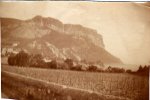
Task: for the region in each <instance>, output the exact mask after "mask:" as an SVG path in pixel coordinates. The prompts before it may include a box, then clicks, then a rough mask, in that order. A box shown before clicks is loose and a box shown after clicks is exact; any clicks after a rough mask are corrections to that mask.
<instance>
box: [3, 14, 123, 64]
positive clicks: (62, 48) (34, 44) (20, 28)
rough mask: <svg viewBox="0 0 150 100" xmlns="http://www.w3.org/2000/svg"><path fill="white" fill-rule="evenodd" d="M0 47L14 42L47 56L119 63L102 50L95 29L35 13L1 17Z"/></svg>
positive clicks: (18, 46) (101, 42) (99, 36)
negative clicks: (16, 16)
mask: <svg viewBox="0 0 150 100" xmlns="http://www.w3.org/2000/svg"><path fill="white" fill-rule="evenodd" d="M1 26H2V47H5V46H6V45H7V46H8V45H9V46H11V45H12V44H14V43H17V45H16V46H15V47H14V48H24V49H27V50H28V51H30V52H32V53H42V54H43V55H45V56H48V57H50V58H62V59H65V58H72V59H74V60H78V61H80V60H87V61H89V62H103V63H106V64H108V63H122V62H121V61H120V60H119V59H118V58H116V57H114V56H113V55H111V54H110V53H109V52H107V51H106V50H105V46H104V43H103V38H102V36H101V35H100V34H98V33H97V31H96V30H93V29H90V28H87V27H84V26H81V25H73V24H63V23H62V22H60V21H59V20H57V19H54V18H50V17H47V18H45V17H41V16H36V17H34V18H32V19H29V20H18V19H11V18H1Z"/></svg>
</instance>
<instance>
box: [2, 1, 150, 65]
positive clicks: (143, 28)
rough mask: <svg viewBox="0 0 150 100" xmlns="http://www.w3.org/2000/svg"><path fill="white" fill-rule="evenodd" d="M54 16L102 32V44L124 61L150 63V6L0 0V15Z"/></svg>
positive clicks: (21, 16)
mask: <svg viewBox="0 0 150 100" xmlns="http://www.w3.org/2000/svg"><path fill="white" fill-rule="evenodd" d="M36 15H41V16H43V17H53V18H56V19H58V20H61V21H62V22H63V23H71V24H81V25H84V26H86V27H90V28H93V29H96V30H97V31H98V33H100V34H101V35H102V36H103V40H104V44H105V48H106V50H107V51H109V52H110V53H111V54H113V55H115V56H116V57H118V58H120V59H121V60H122V61H123V62H124V63H126V64H150V53H149V51H150V8H149V7H146V6H144V5H142V4H135V3H131V2H130V3H128V2H126V3H125V2H122V3H119V2H117V3H114V2H109V3H108V2H91V1H87V2H85V1H84V2H79V1H78V2H75V1H70V2H68V1H67V2H65V1H59V2H56V1H52V2H47V1H45V2H43V1H42V2H41V1H36V2H33V1H32V2H31V1H30V2H0V16H1V17H10V18H17V19H22V20H25V19H30V18H32V17H34V16H36Z"/></svg>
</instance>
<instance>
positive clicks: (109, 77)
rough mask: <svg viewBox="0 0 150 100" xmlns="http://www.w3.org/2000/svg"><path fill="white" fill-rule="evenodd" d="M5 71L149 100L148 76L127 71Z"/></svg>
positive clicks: (115, 94)
mask: <svg viewBox="0 0 150 100" xmlns="http://www.w3.org/2000/svg"><path fill="white" fill-rule="evenodd" d="M2 70H3V71H8V72H13V73H17V74H20V75H24V76H27V77H32V78H36V79H40V80H43V81H48V82H54V83H58V84H61V85H66V86H70V87H74V88H79V89H86V90H89V91H95V92H98V93H101V94H104V95H114V96H119V97H125V98H130V99H131V100H148V96H149V92H148V91H149V89H148V87H149V82H148V77H141V76H137V75H132V74H125V73H117V74H116V73H109V74H108V73H94V72H91V73H88V72H82V71H69V70H54V69H51V70H47V69H43V68H27V67H15V66H14V67H9V66H7V65H5V66H3V67H2Z"/></svg>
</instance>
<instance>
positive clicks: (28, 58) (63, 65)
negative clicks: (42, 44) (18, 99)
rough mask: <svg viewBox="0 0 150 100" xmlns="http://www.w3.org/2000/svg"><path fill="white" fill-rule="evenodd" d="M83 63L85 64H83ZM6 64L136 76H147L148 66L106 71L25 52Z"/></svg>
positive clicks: (92, 64) (9, 58) (96, 67)
mask: <svg viewBox="0 0 150 100" xmlns="http://www.w3.org/2000/svg"><path fill="white" fill-rule="evenodd" d="M84 62H85V63H84ZM8 64H9V65H11V66H19V67H37V68H51V69H65V70H74V71H88V72H107V73H125V72H126V73H130V74H138V75H144V76H145V75H149V68H150V65H149V66H146V65H145V66H139V69H138V70H137V71H132V70H130V69H128V70H125V69H123V68H118V67H112V66H109V67H108V68H106V69H103V68H100V67H98V66H97V65H94V63H90V64H88V63H87V61H85V60H84V61H81V62H80V63H78V62H75V61H73V60H72V59H69V58H67V59H65V60H63V61H61V62H60V61H58V60H55V59H53V60H51V61H48V62H46V61H45V60H44V57H43V56H42V55H41V54H28V53H27V52H25V51H20V52H19V53H18V54H13V53H12V54H10V55H9V57H8Z"/></svg>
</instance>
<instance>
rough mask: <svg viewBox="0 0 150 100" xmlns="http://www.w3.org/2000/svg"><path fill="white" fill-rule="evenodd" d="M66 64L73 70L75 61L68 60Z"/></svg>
mask: <svg viewBox="0 0 150 100" xmlns="http://www.w3.org/2000/svg"><path fill="white" fill-rule="evenodd" d="M64 62H65V63H66V64H67V65H68V66H69V69H71V68H72V67H73V60H72V59H68V58H67V59H66V60H65V61H64Z"/></svg>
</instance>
